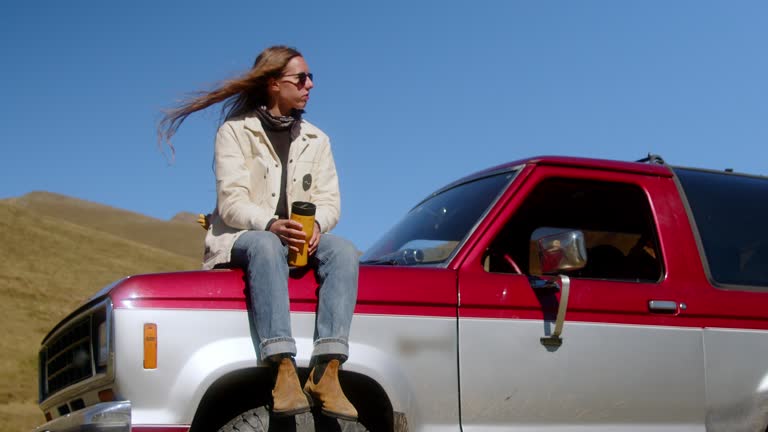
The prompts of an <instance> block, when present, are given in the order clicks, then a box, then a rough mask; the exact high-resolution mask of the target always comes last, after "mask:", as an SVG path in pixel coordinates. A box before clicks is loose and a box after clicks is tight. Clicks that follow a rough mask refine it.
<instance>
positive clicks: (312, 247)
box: [307, 222, 320, 255]
mask: <svg viewBox="0 0 768 432" xmlns="http://www.w3.org/2000/svg"><path fill="white" fill-rule="evenodd" d="M319 243H320V225H319V224H318V223H317V222H315V228H314V229H313V230H312V238H311V239H309V249H307V253H308V254H309V255H314V254H315V251H316V250H317V245H318V244H319Z"/></svg>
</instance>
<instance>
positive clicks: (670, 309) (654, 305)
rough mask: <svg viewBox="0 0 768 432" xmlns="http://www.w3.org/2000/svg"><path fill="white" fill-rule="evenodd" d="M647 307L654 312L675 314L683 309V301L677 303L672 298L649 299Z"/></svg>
mask: <svg viewBox="0 0 768 432" xmlns="http://www.w3.org/2000/svg"><path fill="white" fill-rule="evenodd" d="M648 309H650V311H651V312H655V313H665V314H676V313H678V312H679V311H681V310H685V303H680V304H678V303H677V302H676V301H672V300H649V301H648Z"/></svg>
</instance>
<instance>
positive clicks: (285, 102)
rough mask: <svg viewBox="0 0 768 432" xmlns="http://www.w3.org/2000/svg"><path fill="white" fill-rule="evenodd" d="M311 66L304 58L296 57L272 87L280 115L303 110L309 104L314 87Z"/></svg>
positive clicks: (286, 66) (289, 62)
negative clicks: (310, 92) (310, 71)
mask: <svg viewBox="0 0 768 432" xmlns="http://www.w3.org/2000/svg"><path fill="white" fill-rule="evenodd" d="M314 86H315V84H314V83H313V82H312V78H311V74H310V73H309V66H307V62H306V61H304V58H303V57H294V58H292V59H291V60H290V61H288V64H286V65H285V69H283V74H282V75H281V76H280V77H279V78H277V79H276V80H275V81H274V82H273V83H272V85H271V86H270V90H271V92H270V93H271V95H272V97H273V101H274V103H275V105H276V108H277V109H278V110H279V114H280V115H289V114H290V113H291V110H294V109H299V110H303V109H304V108H305V107H306V106H307V102H309V91H310V90H311V89H312V87H314Z"/></svg>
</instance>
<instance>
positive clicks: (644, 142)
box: [0, 1, 768, 249]
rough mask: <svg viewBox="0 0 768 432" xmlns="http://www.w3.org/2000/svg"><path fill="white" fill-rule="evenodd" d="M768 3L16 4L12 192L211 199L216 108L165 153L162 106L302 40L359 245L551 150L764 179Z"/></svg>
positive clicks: (135, 203)
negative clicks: (437, 198) (649, 159)
mask: <svg viewBox="0 0 768 432" xmlns="http://www.w3.org/2000/svg"><path fill="white" fill-rule="evenodd" d="M766 22H768V3H767V2H764V1H738V2H726V1H719V2H714V1H643V2H630V1H529V2H522V1H495V2H493V1H473V2H445V1H441V2H438V1H434V2H428V1H425V2H415V1H387V2H375V3H372V2H358V1H354V2H353V1H348V2H342V1H338V2H336V1H330V2H318V1H314V2H302V1H295V2H256V1H227V2H205V3H203V2H190V1H185V2H181V1H175V2H174V1H167V2H165V1H164V2H158V1H134V2H120V3H117V2H101V1H72V2H54V1H41V2H25V3H22V2H4V3H3V5H2V6H0V58H1V59H2V67H0V77H1V78H2V79H0V94H1V95H2V97H3V99H2V103H0V145H1V146H2V153H1V154H2V156H0V161H2V162H1V163H2V170H0V198H8V197H13V196H19V195H23V194H25V193H27V192H30V191H33V190H47V191H52V192H57V193H62V194H66V195H71V196H75V197H78V198H82V199H87V200H92V201H97V202H100V203H104V204H108V205H112V206H115V207H119V208H124V209H128V210H132V211H137V212H140V213H144V214H147V215H150V216H154V217H158V218H161V219H168V218H170V217H172V216H173V215H174V214H175V213H177V212H179V211H193V212H198V211H209V210H211V209H212V207H213V206H214V205H215V185H214V177H213V173H212V170H211V163H212V156H213V137H214V133H215V130H216V128H217V125H218V122H219V111H218V110H217V109H212V110H210V111H209V112H206V113H202V114H196V115H193V116H192V117H190V118H189V119H188V120H187V122H186V123H185V124H184V125H183V126H182V128H181V130H180V131H179V133H178V134H177V135H176V137H175V139H174V144H175V146H176V149H177V152H176V159H175V162H174V163H173V164H169V163H168V162H167V161H166V159H165V158H164V157H163V155H162V154H161V153H160V152H159V151H158V148H157V144H156V137H155V125H156V122H157V120H158V119H159V117H160V112H161V110H162V109H164V108H169V107H172V106H174V104H175V102H176V101H178V100H180V99H182V98H184V97H185V96H186V95H188V94H189V93H190V92H194V91H196V90H205V89H210V88H212V87H213V86H214V85H215V84H216V83H217V82H218V81H221V80H223V79H226V78H229V77H233V76H236V75H238V74H239V73H241V72H242V71H244V70H246V69H247V68H248V67H250V65H251V64H252V62H253V59H254V58H255V56H256V55H257V54H258V52H259V51H261V50H262V49H263V48H264V47H266V46H269V45H273V44H287V45H291V46H295V47H297V48H299V50H301V51H302V52H303V53H304V55H305V58H306V59H307V62H308V63H309V66H310V68H311V69H312V72H313V73H314V74H315V78H316V79H315V88H314V89H313V91H312V100H311V101H310V104H309V106H308V112H307V114H306V118H307V119H309V120H310V121H312V122H313V123H315V124H316V125H318V126H320V127H321V128H322V129H323V130H325V131H326V132H327V133H328V134H329V135H330V136H331V140H332V145H333V150H334V156H335V159H336V164H337V169H338V171H339V176H340V181H341V190H342V218H341V222H340V224H339V225H338V227H337V228H336V230H335V232H336V233H337V234H339V235H342V236H345V237H347V238H349V239H351V240H352V241H353V242H354V243H355V244H356V245H357V247H358V248H360V249H366V248H368V247H369V246H371V245H372V244H373V242H374V241H375V239H376V238H377V237H378V236H379V235H380V234H382V233H383V232H384V231H385V230H386V229H387V228H388V227H390V226H391V225H392V224H394V223H395V222H396V221H397V220H398V219H399V218H400V217H401V216H402V215H403V214H404V213H405V212H406V211H408V209H409V208H410V207H411V206H413V205H414V204H415V203H416V202H417V201H418V200H420V199H421V198H423V197H425V196H426V195H428V194H429V193H430V192H432V191H433V190H435V189H437V188H439V187H441V186H442V185H444V184H446V183H449V182H451V181H452V180H455V179H456V178H458V177H461V176H464V175H466V174H469V173H471V172H474V171H477V170H480V169H483V168H486V167H488V166H491V165H496V164H499V163H502V162H506V161H511V160H515V159H520V158H524V157H528V156H534V155H543V154H557V155H570V156H585V157H599V158H608V159H619V160H636V159H639V158H641V157H643V156H645V155H646V154H647V153H648V152H653V153H658V154H661V155H662V156H663V157H664V158H665V159H666V160H667V162H669V163H672V164H679V165H687V166H701V167H705V168H714V169H724V168H734V169H735V170H737V171H743V172H749V173H754V174H768V169H766V165H765V164H766V155H768V145H766V144H767V142H768V79H767V78H766V77H768V55H766V53H767V52H768V48H767V47H766V43H767V42H768V25H766Z"/></svg>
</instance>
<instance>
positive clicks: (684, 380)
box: [459, 167, 705, 431]
mask: <svg viewBox="0 0 768 432" xmlns="http://www.w3.org/2000/svg"><path fill="white" fill-rule="evenodd" d="M552 178H557V179H560V180H563V179H565V181H564V182H563V185H564V187H562V188H561V187H550V188H549V189H547V190H546V191H545V192H546V193H543V192H542V191H541V190H540V189H537V186H539V185H541V184H544V182H545V181H546V180H549V179H552ZM568 179H572V181H571V180H568ZM580 181H585V182H588V181H591V182H594V183H596V184H597V186H598V187H597V188H596V189H600V188H602V187H603V183H606V184H608V183H615V184H619V185H630V186H631V188H630V189H631V190H630V192H631V194H629V195H632V197H634V198H632V199H640V200H646V201H645V202H641V203H640V204H642V205H639V206H637V209H635V208H633V207H632V206H631V205H629V204H631V203H628V202H627V200H628V198H627V196H629V195H627V194H623V193H622V194H616V193H614V195H616V196H612V195H610V194H611V188H610V187H606V188H605V191H607V192H606V193H608V195H607V196H606V197H602V198H601V196H600V195H599V194H597V195H596V194H594V193H593V192H594V191H593V190H585V191H584V193H581V191H579V190H578V185H579V184H580V183H579V182H580ZM585 184H587V183H585ZM564 188H565V189H569V192H568V194H569V195H568V196H566V197H560V196H557V194H558V193H559V191H561V190H562V189H564ZM617 190H619V191H621V190H622V189H621V187H619V188H618V189H617ZM670 191H671V192H674V184H673V183H672V180H671V179H667V178H658V177H647V176H643V175H637V174H630V173H613V172H597V171H590V170H582V169H570V168H559V167H558V168H555V167H540V168H539V167H537V169H536V170H535V172H534V174H532V175H530V176H528V177H527V178H526V179H525V184H524V185H522V186H520V187H519V188H518V190H517V193H515V194H514V195H511V194H510V196H507V197H505V198H504V199H502V200H500V202H499V205H501V206H505V208H504V211H503V212H502V213H501V217H499V218H498V220H497V221H495V222H494V223H493V224H491V225H490V226H489V227H488V228H487V231H486V232H485V233H482V235H483V240H479V241H477V243H476V245H475V248H474V249H473V251H471V252H469V253H467V254H466V258H465V260H464V261H463V262H462V263H461V264H460V271H459V293H460V306H459V370H460V383H461V388H460V392H461V417H462V427H463V430H464V431H488V430H514V431H527V430H537V431H540V430H550V431H575V430H583V431H588V430H589V431H592V430H606V431H608V430H610V431H634V430H643V431H651V430H653V431H670V430H679V431H701V430H705V427H704V421H705V412H704V405H705V400H704V399H705V396H704V395H705V379H704V353H703V340H702V323H701V322H700V319H698V318H697V317H696V316H695V315H692V314H689V313H688V312H689V311H687V303H688V302H689V300H691V298H692V296H691V292H692V289H691V288H692V287H691V285H690V283H688V282H686V281H687V278H686V277H685V276H686V275H687V272H690V271H691V270H690V266H686V265H685V263H683V262H681V260H683V259H684V258H681V256H680V254H675V253H673V252H671V251H674V248H675V247H680V244H679V242H680V241H681V239H680V236H679V235H678V234H677V231H676V229H675V228H677V224H678V218H676V217H675V216H674V214H675V209H674V205H675V204H674V203H672V202H670V201H669V200H666V201H665V200H660V201H657V202H654V201H650V200H648V197H653V196H668V194H669V193H670ZM550 196H551V199H549V197H550ZM531 197H532V198H531ZM582 197H583V198H584V200H586V201H585V202H586V203H579V202H578V199H581V198H582ZM529 198H530V199H529ZM532 201H533V202H534V203H536V205H539V206H541V207H543V209H542V210H537V208H536V205H531V202H532ZM651 209H653V210H652V211H651ZM638 213H643V215H639V216H638ZM645 213H647V215H645ZM558 215H561V216H562V218H560V219H559V218H558ZM633 217H634V218H635V219H636V220H634V221H633V220H632V218H633ZM646 219H647V220H646ZM570 221H573V223H572V224H570V223H569V222H570ZM539 223H540V224H543V225H542V226H553V227H562V228H567V229H577V230H592V232H596V233H602V232H606V233H610V232H616V233H619V234H620V235H619V236H616V237H615V238H633V237H632V236H631V235H629V236H628V235H626V234H627V233H630V234H631V233H636V234H637V235H636V237H637V238H642V239H643V241H647V242H648V243H647V244H648V245H649V247H650V248H651V249H653V252H652V254H651V255H652V256H653V257H654V259H655V260H656V263H657V265H658V267H656V268H655V270H654V269H652V270H651V274H652V275H655V276H654V277H652V278H649V277H648V276H647V275H648V273H647V272H646V273H644V274H645V275H644V276H642V277H638V278H634V280H630V279H633V278H628V277H627V275H626V272H625V271H624V270H625V269H626V268H627V267H624V268H622V269H617V268H614V267H611V266H614V265H622V264H621V260H619V261H610V263H611V265H609V266H607V269H608V270H616V271H615V272H613V273H610V272H609V273H606V274H604V275H601V273H600V272H601V271H608V270H603V269H605V268H606V266H602V267H601V266H598V265H597V264H600V263H599V262H596V261H595V262H593V263H591V267H590V268H589V269H587V268H585V270H584V271H581V272H579V271H574V272H571V273H565V274H569V276H570V280H571V286H570V299H569V302H568V305H567V312H566V315H565V326H564V330H563V334H562V345H561V346H559V347H546V346H544V345H543V344H542V343H541V341H540V339H541V337H543V336H545V335H549V334H551V332H552V329H553V328H554V320H555V316H556V313H557V308H558V305H559V301H560V300H559V299H560V296H559V293H558V292H557V290H556V289H553V288H546V289H541V288H533V287H532V282H531V280H532V279H536V277H535V276H532V275H535V274H537V265H536V263H535V259H534V258H533V257H532V256H531V258H529V256H528V249H529V245H530V244H531V242H530V239H531V235H532V233H533V232H534V231H535V230H536V229H540V227H538V226H537V224H539ZM601 224H604V226H603V225H601ZM642 224H647V225H648V226H647V227H642V226H639V225H642ZM598 237H599V236H595V235H593V236H592V241H595V242H596V244H597V241H598V240H600V239H599V238H598ZM498 239H503V240H505V241H507V239H509V240H508V241H509V248H510V251H511V252H510V253H509V255H510V256H509V258H511V260H512V261H514V262H515V265H512V266H510V267H511V270H509V272H508V273H503V272H498V271H496V272H494V271H493V268H492V266H489V265H488V262H489V261H488V260H487V259H486V258H487V256H488V254H490V253H496V252H497V249H496V246H497V245H498V243H499V242H498V241H497V240H498ZM515 242H516V243H515ZM641 243H642V242H639V243H638V245H637V246H636V247H631V246H628V247H626V248H624V250H623V251H621V254H620V256H619V258H625V259H628V258H629V257H630V252H629V249H630V248H632V249H633V250H638V249H639V248H640V247H642V246H643V244H641ZM619 246H622V245H619ZM622 247H623V246H622ZM614 249H620V248H614ZM588 250H589V249H588ZM597 250H598V248H593V249H592V250H589V252H588V256H590V255H591V256H592V257H593V258H595V259H597V258H596V257H598V254H597V253H596V251H597ZM665 251H669V252H667V253H664V252H665ZM501 254H502V255H504V251H503V250H502V251H501ZM496 256H498V254H497V255H496ZM606 256H607V255H606ZM505 258H507V257H506V256H505ZM606 259H607V258H606ZM606 262H607V261H606ZM614 263H617V264H614ZM515 268H519V269H520V274H514V273H515V272H516V270H514V269H515ZM619 270H620V271H619ZM651 279H652V280H651ZM651 301H656V302H664V303H661V304H676V305H678V307H677V308H675V309H673V310H669V311H667V310H666V309H665V308H661V309H656V310H654V309H652V308H651V307H650V305H651V303H650V302H651ZM657 304H659V303H657Z"/></svg>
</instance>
